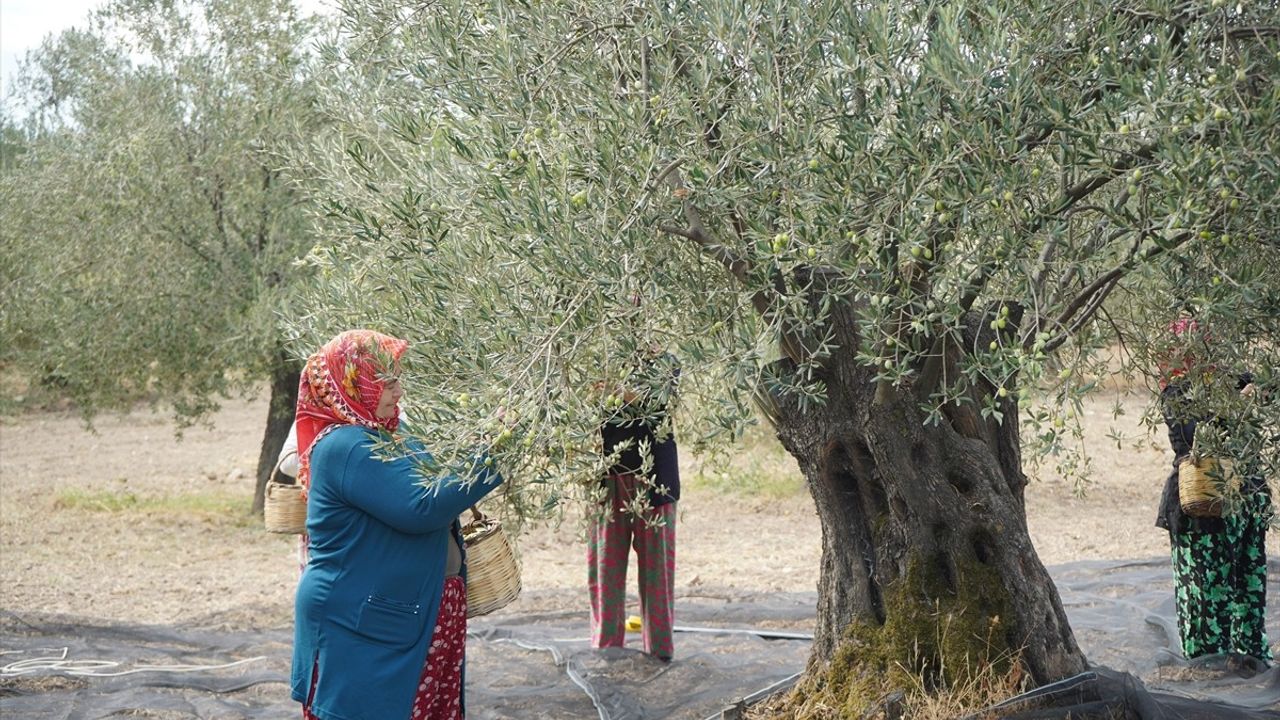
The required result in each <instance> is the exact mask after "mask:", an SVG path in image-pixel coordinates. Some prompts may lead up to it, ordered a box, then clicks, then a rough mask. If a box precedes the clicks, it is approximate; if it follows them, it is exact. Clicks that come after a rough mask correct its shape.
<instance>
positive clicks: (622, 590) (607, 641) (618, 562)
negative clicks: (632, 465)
mask: <svg viewBox="0 0 1280 720" xmlns="http://www.w3.org/2000/svg"><path fill="white" fill-rule="evenodd" d="M607 482H608V490H609V505H608V507H607V508H601V511H600V512H597V513H596V514H595V517H594V518H592V520H591V528H590V535H589V537H588V539H587V588H588V590H589V592H590V593H591V645H592V647H597V648H602V647H622V646H623V645H624V644H625V643H626V616H627V559H628V556H629V555H630V553H631V548H632V546H634V547H635V550H636V562H637V576H638V579H639V584H640V618H641V621H642V623H643V635H642V637H643V640H644V651H645V652H647V653H649V654H650V655H653V656H655V657H658V658H661V659H663V660H670V659H671V656H672V653H673V649H674V648H673V643H672V639H671V626H672V618H673V615H674V613H673V611H672V602H673V600H674V598H675V568H676V504H675V503H667V504H666V505H659V506H657V507H655V508H652V509H650V510H649V511H648V516H647V517H648V518H649V519H650V520H652V521H653V522H652V523H646V522H645V521H644V520H642V519H639V518H636V517H635V516H634V515H632V514H631V513H628V512H627V511H626V510H625V506H626V503H627V502H629V501H630V500H631V498H632V497H634V495H635V492H636V490H637V487H636V486H637V485H638V484H639V483H638V482H637V480H636V479H635V477H634V476H632V475H610V476H609V478H608V480H607ZM641 491H643V487H641Z"/></svg>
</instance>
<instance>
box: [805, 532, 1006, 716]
mask: <svg viewBox="0 0 1280 720" xmlns="http://www.w3.org/2000/svg"><path fill="white" fill-rule="evenodd" d="M954 563H955V565H954V566H955V568H956V576H955V577H953V578H949V579H948V578H947V577H945V576H944V575H943V574H942V571H941V570H938V569H932V566H931V565H930V564H929V563H927V562H926V561H925V559H924V558H922V557H920V556H914V557H912V558H910V559H909V560H908V562H907V567H906V572H905V573H904V574H903V575H902V577H901V578H900V579H899V580H898V581H897V582H896V583H895V584H894V585H893V586H892V587H891V588H888V591H887V592H886V593H885V606H884V607H885V622H884V624H883V625H878V624H876V623H874V622H862V621H859V622H854V623H851V624H850V625H848V626H847V627H846V628H845V632H844V635H843V637H842V639H841V642H840V644H839V647H838V648H837V649H836V652H835V653H834V655H833V657H832V659H831V661H830V663H829V664H828V665H827V667H826V668H810V672H809V677H808V679H807V680H806V681H805V682H804V683H802V684H801V685H800V686H799V687H798V688H797V689H796V690H795V691H794V693H793V695H792V696H791V698H789V702H788V703H787V704H789V705H791V710H792V711H793V712H794V715H793V716H794V717H798V718H799V717H821V716H822V714H816V713H813V712H812V708H813V707H814V706H816V705H821V706H823V707H826V708H828V709H830V708H838V712H839V716H840V717H862V716H863V714H864V713H865V712H866V711H867V709H868V708H870V707H872V706H874V705H876V704H877V703H879V702H881V700H882V699H883V698H884V697H885V696H886V695H888V694H890V693H893V692H894V691H903V692H904V693H905V694H906V695H907V696H908V697H909V696H911V695H914V694H918V693H921V692H933V691H937V690H944V689H946V688H951V687H956V686H960V685H966V684H969V683H971V682H972V681H973V680H974V679H975V678H978V677H980V676H991V675H992V674H993V673H994V674H995V675H998V676H1005V675H1007V674H1008V673H1009V672H1010V671H1011V670H1013V669H1014V668H1013V666H1014V663H1015V662H1016V658H1017V648H1010V647H1009V646H1008V644H1007V642H1006V640H1005V637H1006V633H1005V632H1004V629H1003V628H1002V627H1001V622H1002V621H1001V618H1003V617H1007V605H1008V597H1009V596H1008V593H1007V592H1006V591H1005V589H1004V586H1003V584H1002V583H1001V581H1000V576H999V574H998V573H997V572H996V571H995V570H994V569H993V568H991V567H988V566H986V565H983V564H982V563H979V562H977V561H975V560H966V559H965V558H964V557H963V556H962V555H961V556H957V557H956V558H954ZM806 708H807V709H808V710H806Z"/></svg>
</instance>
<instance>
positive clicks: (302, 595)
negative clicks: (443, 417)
mask: <svg viewBox="0 0 1280 720" xmlns="http://www.w3.org/2000/svg"><path fill="white" fill-rule="evenodd" d="M376 442H378V436H377V435H376V434H374V433H372V432H370V431H368V430H365V429H364V428H362V427H360V426H358V425H349V426H345V427H341V428H338V429H337V430H333V431H332V432H330V433H329V434H328V435H326V436H324V437H323V438H321V439H320V441H319V442H317V443H316V445H315V447H314V448H313V449H312V452H311V489H310V493H309V495H308V498H307V533H308V535H309V536H310V560H309V561H308V563H307V567H306V569H305V570H304V571H303V574H302V580H301V581H300V582H299V583H298V594H297V599H296V602H295V606H294V642H293V676H292V695H293V699H294V700H297V701H298V702H305V701H306V699H307V694H308V693H309V692H310V690H311V673H312V669H313V668H318V671H319V676H318V680H317V684H316V691H315V697H314V698H312V702H311V710H312V712H313V713H315V714H316V716H318V717H320V718H323V719H324V720H388V719H394V720H399V719H400V718H406V719H407V718H408V717H409V713H410V712H411V711H412V708H413V698H414V694H415V693H416V691H417V687H418V679H419V677H420V676H421V675H422V668H423V663H424V662H425V660H426V656H427V647H428V646H429V645H430V643H431V635H432V633H433V631H434V630H433V629H434V628H435V625H436V611H437V610H438V609H439V607H440V596H441V593H442V591H443V589H444V576H445V561H446V559H447V553H448V545H447V543H449V542H458V543H459V546H461V540H462V538H461V535H460V534H459V531H458V526H457V522H456V520H457V517H458V514H459V513H461V512H462V511H463V510H466V509H467V508H468V507H470V506H472V505H474V504H475V503H476V502H478V501H479V500H480V499H481V498H483V497H484V496H485V495H487V494H488V493H489V492H490V491H491V490H493V489H494V488H495V487H497V485H498V483H500V482H502V477H501V476H500V475H498V474H497V473H496V472H489V471H487V470H482V471H481V472H480V474H479V476H478V478H477V479H476V482H474V483H471V484H470V486H464V485H463V484H462V483H458V482H454V483H446V484H443V485H439V486H436V487H434V488H432V489H431V490H428V489H426V488H424V487H422V486H421V485H420V484H419V483H420V482H421V481H422V476H421V475H420V474H419V473H418V470H417V469H416V467H415V464H414V461H413V460H411V459H409V458H399V459H396V460H393V461H391V462H386V461H384V460H383V459H382V458H380V457H378V456H377V455H376V454H375V452H374V444H375V443H376ZM411 449H412V450H414V451H416V452H417V453H420V454H422V455H425V454H426V449H425V448H423V447H422V445H421V444H416V443H415V444H413V445H412V446H411ZM465 568H466V565H465V562H464V564H463V572H464V573H465V572H466V570H465Z"/></svg>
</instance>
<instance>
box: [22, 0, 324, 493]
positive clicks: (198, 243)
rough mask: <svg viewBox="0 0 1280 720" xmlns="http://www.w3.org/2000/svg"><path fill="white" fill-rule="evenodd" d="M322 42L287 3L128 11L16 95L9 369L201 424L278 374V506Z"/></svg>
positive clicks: (36, 73) (87, 402) (271, 443)
mask: <svg viewBox="0 0 1280 720" xmlns="http://www.w3.org/2000/svg"><path fill="white" fill-rule="evenodd" d="M314 30H315V24H314V21H313V20H308V19H304V18H300V17H299V16H298V15H297V13H296V11H295V10H294V8H293V7H292V5H291V3H290V2H288V1H287V0H254V1H253V2H239V1H237V2H231V1H225V2H224V1H216V2H204V3H197V2H160V1H158V0H157V1H145V2H114V3H110V4H107V5H106V6H104V7H103V8H102V9H100V10H99V11H97V12H95V13H94V14H93V15H91V17H90V19H89V21H88V23H87V24H86V25H85V26H83V27H80V28H75V29H71V30H68V31H66V32H64V33H62V34H61V35H59V36H57V37H52V38H50V39H49V40H47V41H46V42H45V43H44V44H43V45H42V46H41V47H40V48H39V49H37V50H35V51H33V53H32V54H31V55H29V57H28V58H27V60H26V62H25V64H24V66H23V68H22V71H21V73H20V75H19V77H18V80H17V87H16V91H15V93H14V96H13V97H11V98H10V99H9V100H10V101H11V102H12V103H13V107H14V108H15V111H14V112H15V116H16V115H17V114H18V113H23V114H22V116H21V117H15V119H14V120H13V124H14V126H16V127H21V128H22V130H23V137H24V139H25V150H26V151H25V153H23V154H21V155H17V156H16V158H11V157H9V155H10V153H8V152H6V160H5V162H4V167H3V175H2V176H0V205H3V207H4V208H5V210H4V219H3V222H2V223H0V235H2V236H3V238H4V243H3V244H4V250H3V251H2V252H3V254H4V256H5V257H4V260H5V262H4V264H5V266H6V267H7V270H6V271H5V283H4V287H3V290H2V292H3V293H4V295H3V301H4V307H5V310H4V314H3V326H2V327H3V334H4V343H3V347H4V349H3V350H2V351H0V353H2V355H0V358H2V359H3V362H4V363H5V364H6V365H8V366H10V367H14V368H19V369H23V370H25V371H27V372H29V373H31V374H33V376H34V377H36V378H38V379H40V380H42V381H44V382H46V383H52V384H54V385H55V386H56V387H57V389H58V391H59V392H61V393H65V394H66V395H68V396H69V397H70V398H71V399H73V400H74V401H76V402H77V403H78V404H79V406H80V408H81V409H82V410H83V411H84V412H85V414H86V415H87V416H91V415H92V414H93V413H95V412H97V411H99V410H102V409H114V408H128V407H130V406H132V405H133V404H134V403H136V402H137V401H138V400H139V399H140V398H143V397H148V396H149V397H151V398H152V399H153V400H155V401H163V402H165V403H171V404H172V406H173V408H174V411H175V413H176V416H177V418H178V419H179V421H180V422H189V421H191V420H193V419H196V418H199V417H201V416H203V415H205V414H206V413H207V412H208V411H210V410H212V409H213V408H214V407H216V404H217V401H218V399H219V398H223V397H226V396H228V395H229V394H230V393H233V392H249V391H256V390H257V389H258V388H260V387H261V385H262V383H263V381H264V380H266V381H267V382H268V383H269V386H270V391H271V404H270V414H269V418H268V423H267V430H266V433H265V436H264V438H263V443H262V450H261V458H260V460H259V465H258V475H259V485H258V492H257V497H256V498H255V508H258V509H260V508H261V506H262V494H261V493H262V487H263V482H264V481H265V479H266V478H267V476H268V473H269V471H270V470H271V468H272V466H273V464H274V459H275V457H276V454H277V453H278V452H279V449H280V446H281V444H282V443H283V441H284V437H285V435H286V434H287V432H288V427H289V424H290V423H291V422H292V417H293V404H294V398H296V394H297V382H298V370H299V367H298V364H297V362H296V361H295V360H293V359H291V358H289V357H288V356H287V354H286V352H285V350H284V346H283V342H282V337H281V332H280V329H279V323H278V319H277V317H276V311H277V309H278V308H279V307H281V303H282V302H283V301H284V299H285V298H286V297H287V296H288V293H289V288H290V287H291V286H293V285H294V284H295V283H296V282H298V281H299V280H302V279H304V277H305V275H303V274H302V273H301V270H302V269H301V268H298V267H295V266H294V264H293V263H294V261H296V260H297V259H298V258H299V257H300V256H301V255H303V254H304V253H305V252H306V250H307V249H308V247H309V246H310V243H311V236H310V233H309V230H308V227H307V223H306V222H305V217H304V215H303V213H302V210H301V206H300V201H299V194H298V191H297V189H296V188H295V187H293V186H292V183H291V181H290V179H289V178H288V177H287V176H286V175H285V174H284V173H283V171H282V169H281V168H282V162H281V160H280V159H279V157H278V155H277V153H278V152H279V150H280V145H281V143H282V142H283V140H284V139H285V138H287V137H290V136H292V135H293V134H294V133H295V132H297V128H298V127H299V126H301V127H306V126H309V125H311V124H313V123H314V120H313V119H312V118H313V116H312V115H311V113H310V109H309V108H310V103H311V97H312V91H311V90H310V89H309V88H308V81H307V79H306V78H305V76H304V75H303V74H302V70H303V69H304V60H305V52H306V47H305V43H306V42H307V41H308V39H309V38H310V37H311V36H312V34H313V33H314ZM11 130H12V128H11Z"/></svg>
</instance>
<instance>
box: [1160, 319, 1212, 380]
mask: <svg viewBox="0 0 1280 720" xmlns="http://www.w3.org/2000/svg"><path fill="white" fill-rule="evenodd" d="M1209 340H1210V336H1209V333H1208V332H1206V331H1205V330H1203V329H1202V328H1201V327H1200V324H1199V323H1197V322H1196V321H1195V319H1194V318H1189V317H1180V318H1178V319H1176V320H1174V321H1173V322H1171V323H1169V349H1168V350H1167V351H1166V353H1165V357H1163V358H1162V359H1161V361H1160V363H1159V369H1160V387H1161V389H1163V388H1165V387H1168V386H1169V384H1170V383H1175V382H1179V381H1182V380H1184V379H1186V378H1187V377H1188V376H1189V375H1190V374H1191V373H1192V371H1193V370H1195V369H1196V367H1197V366H1199V365H1200V363H1201V362H1203V359H1202V357H1201V355H1202V353H1203V352H1204V351H1205V350H1206V349H1207V347H1208V343H1209ZM1201 369H1202V370H1203V371H1206V372H1213V370H1214V367H1213V366H1212V365H1210V366H1208V367H1205V368H1201Z"/></svg>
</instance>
